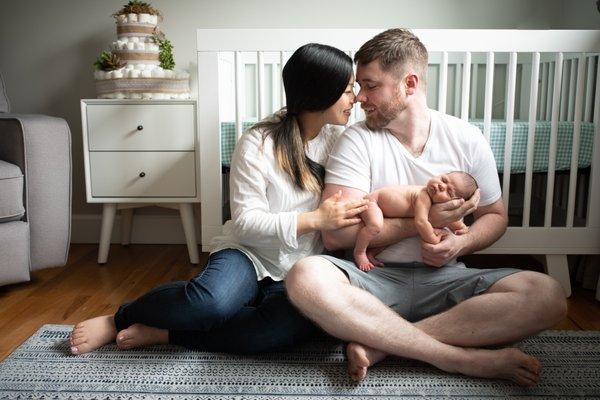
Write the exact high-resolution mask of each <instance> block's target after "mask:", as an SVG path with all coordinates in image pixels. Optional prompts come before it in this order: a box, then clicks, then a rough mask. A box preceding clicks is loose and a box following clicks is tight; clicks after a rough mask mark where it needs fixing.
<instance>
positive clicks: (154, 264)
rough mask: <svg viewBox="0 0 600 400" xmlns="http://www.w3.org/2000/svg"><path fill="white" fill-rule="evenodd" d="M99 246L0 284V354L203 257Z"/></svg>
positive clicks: (585, 306)
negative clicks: (104, 255) (100, 257)
mask: <svg viewBox="0 0 600 400" xmlns="http://www.w3.org/2000/svg"><path fill="white" fill-rule="evenodd" d="M97 249H98V246H97V245H91V244H90V245H80V244H78V245H72V246H71V250H70V255H69V261H68V263H67V265H66V266H64V267H60V268H53V269H47V270H42V271H37V272H35V273H33V277H32V281H31V282H28V283H22V284H17V285H10V286H4V287H1V288H0V338H1V339H0V360H2V359H4V358H5V357H6V356H8V355H9V354H10V353H11V352H12V351H13V350H14V349H15V348H16V347H17V346H19V344H21V343H22V342H23V341H24V340H25V339H27V338H28V337H29V336H31V334H33V333H34V332H35V331H36V330H37V329H38V328H39V327H41V326H42V325H44V324H70V325H72V324H75V323H77V322H79V321H82V320H84V319H87V318H90V317H94V316H98V315H103V314H112V313H114V312H115V311H116V310H117V308H118V306H119V305H120V304H121V303H123V302H125V301H127V300H130V299H133V298H135V297H137V296H139V295H141V294H142V293H144V292H145V291H147V290H148V289H150V288H152V287H154V286H156V285H158V284H160V283H163V282H168V281H172V280H185V279H188V278H189V277H192V276H194V275H195V274H197V273H198V272H199V271H200V270H201V266H203V265H204V263H205V262H206V258H207V254H202V255H201V261H200V265H199V266H194V265H192V264H190V263H189V259H188V254H187V249H186V247H185V246H184V245H131V246H127V247H123V246H120V245H112V246H111V249H110V254H109V260H108V263H107V264H106V265H98V264H97V263H96V257H97ZM495 260H496V261H498V258H497V257H496V258H495ZM478 261H479V259H478ZM555 329H569V330H580V329H583V330H600V302H598V301H596V300H595V299H594V293H593V292H592V291H589V290H583V289H581V288H575V289H574V294H573V296H572V297H571V298H570V299H569V315H568V318H566V319H565V320H564V321H563V322H561V323H560V324H558V325H557V326H556V327H555Z"/></svg>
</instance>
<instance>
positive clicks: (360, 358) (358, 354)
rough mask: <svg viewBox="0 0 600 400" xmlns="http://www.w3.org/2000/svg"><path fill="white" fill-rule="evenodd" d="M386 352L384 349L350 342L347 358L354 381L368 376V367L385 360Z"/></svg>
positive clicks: (347, 348)
mask: <svg viewBox="0 0 600 400" xmlns="http://www.w3.org/2000/svg"><path fill="white" fill-rule="evenodd" d="M385 357H386V354H385V353H384V352H382V351H379V350H376V349H373V348H371V347H367V346H364V345H362V344H360V343H355V342H352V343H348V346H347V347H346V358H347V359H348V374H349V375H350V378H352V380H354V381H361V380H363V379H364V378H365V376H367V369H368V368H369V367H370V366H371V365H374V364H376V363H378V362H379V361H381V360H383V359H384V358H385Z"/></svg>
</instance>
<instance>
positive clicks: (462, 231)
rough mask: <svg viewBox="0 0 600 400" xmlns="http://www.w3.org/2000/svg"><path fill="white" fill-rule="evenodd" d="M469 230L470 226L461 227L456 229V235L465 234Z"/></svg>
mask: <svg viewBox="0 0 600 400" xmlns="http://www.w3.org/2000/svg"><path fill="white" fill-rule="evenodd" d="M468 232H469V227H468V226H466V225H465V227H464V228H460V229H457V230H455V231H454V234H455V235H464V234H465V233H468Z"/></svg>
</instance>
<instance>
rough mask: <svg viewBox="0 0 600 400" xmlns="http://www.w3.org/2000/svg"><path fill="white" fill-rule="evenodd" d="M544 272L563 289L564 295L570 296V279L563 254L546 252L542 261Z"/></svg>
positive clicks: (565, 257) (567, 265)
mask: <svg viewBox="0 0 600 400" xmlns="http://www.w3.org/2000/svg"><path fill="white" fill-rule="evenodd" d="M544 268H545V270H546V273H547V274H548V275H550V276H551V277H553V278H554V279H556V280H557V281H558V282H559V283H560V284H561V286H562V287H563V289H564V291H565V297H570V296H571V279H570V278H569V264H568V262H567V256H566V255H565V254H547V255H546V262H545V263H544Z"/></svg>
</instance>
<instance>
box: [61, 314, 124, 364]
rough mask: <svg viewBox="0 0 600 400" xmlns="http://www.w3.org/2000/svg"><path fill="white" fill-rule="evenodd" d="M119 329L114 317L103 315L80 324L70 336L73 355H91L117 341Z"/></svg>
mask: <svg viewBox="0 0 600 400" xmlns="http://www.w3.org/2000/svg"><path fill="white" fill-rule="evenodd" d="M116 336H117V329H116V328H115V320H114V318H113V316H112V315H103V316H101V317H96V318H92V319H88V320H85V321H83V322H80V323H78V324H77V325H75V328H73V331H72V332H71V334H70V335H69V342H70V344H71V353H73V354H75V355H79V354H84V353H89V352H90V351H94V350H96V349H97V348H98V347H101V346H104V345H106V344H109V343H111V342H114V341H115V337H116Z"/></svg>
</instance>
